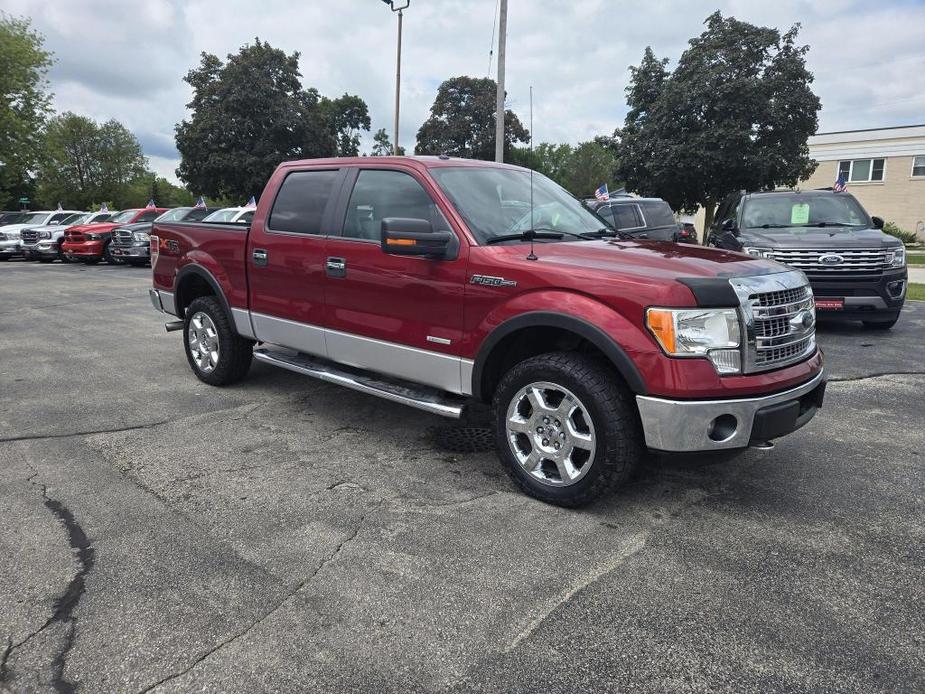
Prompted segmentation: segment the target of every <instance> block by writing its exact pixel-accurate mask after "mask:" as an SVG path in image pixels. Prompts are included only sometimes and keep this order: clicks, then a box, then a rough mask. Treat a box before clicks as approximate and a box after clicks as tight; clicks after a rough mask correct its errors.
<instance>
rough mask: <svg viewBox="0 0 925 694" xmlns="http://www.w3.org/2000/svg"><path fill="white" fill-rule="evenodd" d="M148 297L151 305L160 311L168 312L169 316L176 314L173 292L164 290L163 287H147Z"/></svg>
mask: <svg viewBox="0 0 925 694" xmlns="http://www.w3.org/2000/svg"><path fill="white" fill-rule="evenodd" d="M148 297H149V298H150V299H151V305H152V306H154V308H155V309H156V310H158V311H161V312H162V313H169V314H170V315H171V316H176V315H177V306H176V302H175V301H174V298H173V292H165V291H164V290H163V289H149V290H148Z"/></svg>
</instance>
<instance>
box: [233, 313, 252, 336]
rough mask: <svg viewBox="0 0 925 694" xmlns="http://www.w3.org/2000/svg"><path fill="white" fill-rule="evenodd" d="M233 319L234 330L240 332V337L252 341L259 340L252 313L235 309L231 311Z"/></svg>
mask: <svg viewBox="0 0 925 694" xmlns="http://www.w3.org/2000/svg"><path fill="white" fill-rule="evenodd" d="M231 317H232V319H233V320H234V329H235V330H237V331H238V335H240V336H241V337H246V338H248V339H251V340H255V339H257V338H256V333H255V332H254V326H253V325H252V324H251V314H250V311H246V310H245V309H243V308H233V309H231Z"/></svg>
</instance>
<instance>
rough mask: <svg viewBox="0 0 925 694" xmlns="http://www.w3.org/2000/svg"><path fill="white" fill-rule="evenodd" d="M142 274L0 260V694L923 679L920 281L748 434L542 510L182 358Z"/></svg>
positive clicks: (830, 349)
mask: <svg viewBox="0 0 925 694" xmlns="http://www.w3.org/2000/svg"><path fill="white" fill-rule="evenodd" d="M149 272H150V271H148V270H145V269H135V268H126V267H109V266H98V267H83V266H74V265H60V264H55V265H52V266H45V265H39V264H32V263H24V262H9V263H4V264H2V265H0V691H4V687H5V688H6V690H9V691H30V692H31V691H59V692H72V691H78V692H120V693H121V692H148V691H155V692H158V693H161V694H163V693H166V692H193V691H195V692H260V691H280V692H296V691H299V692H302V691H304V692H419V691H422V692H470V691H486V692H544V691H549V692H591V691H595V692H628V691H633V692H716V691H734V692H865V693H867V692H921V691H923V690H925V610H923V608H922V605H923V604H925V580H923V576H925V513H923V511H925V508H923V501H925V470H923V462H925V461H923V456H925V433H923V430H925V415H923V411H925V397H923V393H925V355H923V351H922V344H923V339H925V303H910V304H908V305H907V308H906V310H905V312H904V315H903V317H902V319H901V320H900V322H899V324H898V325H897V326H896V328H895V329H894V330H892V331H890V332H889V333H880V334H878V333H872V332H867V331H863V330H861V328H860V326H850V327H836V326H832V327H826V326H823V327H822V328H821V329H820V333H819V339H820V343H821V344H822V346H823V348H824V349H825V351H826V353H827V357H828V370H829V376H830V378H831V382H830V385H829V388H828V393H827V401H826V405H825V407H824V409H823V410H822V411H821V412H820V414H819V416H817V417H816V419H815V420H813V421H812V422H811V423H810V424H809V425H808V426H807V427H805V428H804V429H802V430H801V431H799V432H797V433H796V434H794V435H792V436H790V437H788V438H786V439H783V440H781V441H780V442H778V445H777V447H776V448H775V449H774V450H773V451H770V452H759V451H750V452H746V453H744V454H743V455H742V456H740V457H739V458H737V459H735V460H732V461H726V462H720V463H712V464H708V463H707V462H705V461H703V460H699V459H685V458H670V459H660V460H658V461H654V462H653V463H652V464H651V465H650V466H648V467H647V468H646V469H644V470H643V471H642V472H641V473H640V474H639V475H638V477H637V478H636V479H635V480H634V481H633V483H632V484H631V485H630V486H629V487H628V488H627V489H625V490H623V491H622V492H621V493H619V494H617V495H616V496H613V497H612V498H609V499H607V500H605V501H603V502H601V503H598V504H596V505H594V506H592V507H591V508H588V509H585V510H581V511H568V510H563V509H558V508H554V507H551V506H546V505H544V504H542V503H539V502H537V501H534V500H532V499H529V498H527V497H525V496H523V495H522V494H520V493H518V492H517V491H516V490H515V489H514V487H513V485H512V484H511V483H510V482H509V481H508V480H507V478H506V476H505V475H504V474H503V473H502V471H501V469H500V466H499V464H498V462H497V461H496V459H495V456H494V454H493V453H491V452H480V453H459V452H454V451H451V450H447V449H446V448H445V447H442V445H441V444H440V443H439V442H440V440H441V437H440V436H439V431H440V428H441V427H444V426H445V422H444V421H443V420H440V419H438V418H435V417H430V416H428V415H425V414H422V413H419V412H417V411H415V410H411V409H406V408H402V407H399V406H395V405H391V404H389V403H386V402H384V401H381V400H378V399H374V398H371V397H367V396H363V395H360V394H357V393H354V392H352V391H348V390H344V389H339V388H337V387H335V386H331V385H324V384H320V383H318V382H315V381H313V380H311V379H307V378H300V377H297V376H295V375H293V374H290V373H288V372H284V371H279V370H275V369H273V368H272V367H269V366H265V365H262V364H258V363H255V364H254V366H253V368H252V370H251V375H250V377H249V379H248V380H246V381H245V382H243V383H241V384H239V385H237V386H234V387H231V388H226V389H216V388H210V387H208V386H205V385H203V384H201V383H200V382H199V381H198V380H196V379H195V378H194V377H193V375H192V373H191V372H190V370H189V367H188V365H187V363H186V360H185V357H184V355H183V351H182V347H181V337H180V334H179V333H170V334H167V333H165V332H164V330H163V322H164V317H163V316H161V315H159V314H157V313H155V312H154V311H153V310H152V309H151V308H150V304H149V302H148V298H147V288H148V286H149Z"/></svg>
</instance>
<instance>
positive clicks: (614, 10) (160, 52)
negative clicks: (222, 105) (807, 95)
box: [3, 0, 925, 180]
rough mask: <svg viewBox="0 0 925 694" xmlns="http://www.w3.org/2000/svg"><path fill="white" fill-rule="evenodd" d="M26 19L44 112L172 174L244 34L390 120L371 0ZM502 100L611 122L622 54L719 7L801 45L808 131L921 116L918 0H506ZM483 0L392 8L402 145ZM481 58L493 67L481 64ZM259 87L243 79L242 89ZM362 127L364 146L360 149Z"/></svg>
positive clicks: (65, 11) (96, 9) (659, 43)
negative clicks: (205, 79) (194, 98)
mask: <svg viewBox="0 0 925 694" xmlns="http://www.w3.org/2000/svg"><path fill="white" fill-rule="evenodd" d="M3 4H4V10H5V11H6V12H8V13H11V14H14V15H20V16H27V17H31V18H32V20H33V23H34V26H35V28H36V29H38V30H39V31H40V32H42V33H43V34H44V35H45V36H46V39H47V47H48V48H49V49H50V50H52V51H54V53H55V56H56V58H57V62H56V63H55V66H54V68H53V69H52V70H51V73H50V80H51V87H52V90H53V92H54V94H55V98H54V104H55V108H56V109H57V110H58V111H59V112H60V111H66V110H70V111H74V112H76V113H80V114H84V115H87V116H90V117H92V118H95V119H97V120H100V121H102V120H107V119H109V118H116V119H117V120H119V121H121V122H122V123H124V124H125V125H126V126H128V127H129V128H130V129H131V130H133V131H134V132H135V134H136V135H137V137H138V139H139V140H140V141H141V144H142V146H143V148H144V152H145V154H146V155H147V156H148V158H149V160H150V162H151V166H152V168H153V169H154V170H156V171H157V172H158V173H160V174H162V175H165V176H167V177H168V178H170V179H171V180H176V176H175V174H174V169H175V168H176V166H177V158H178V155H177V151H176V149H175V147H174V135H173V133H174V125H175V124H176V123H177V122H179V121H180V120H182V119H183V118H184V116H185V114H186V108H185V105H186V103H187V102H188V101H189V98H190V91H189V88H188V87H187V85H186V83H185V82H183V81H182V77H183V75H184V74H186V72H187V71H188V70H189V69H190V68H192V67H194V66H195V65H197V64H198V62H199V53H200V52H201V51H208V52H210V53H215V54H216V55H218V56H220V57H222V58H224V56H225V55H226V54H228V53H230V52H236V51H237V49H238V48H239V47H240V46H241V45H243V44H244V43H248V42H253V39H254V37H255V36H258V37H260V38H261V39H262V40H266V41H269V42H270V44H272V45H273V46H275V47H277V48H281V49H283V50H285V51H286V52H287V53H289V52H292V51H300V52H301V54H302V57H301V69H302V75H303V83H304V84H305V85H306V86H313V87H316V88H317V89H318V90H319V91H320V92H321V93H322V94H325V95H327V96H339V95H341V94H343V93H345V92H348V93H351V94H357V95H359V96H361V97H362V98H363V99H365V100H366V102H367V104H369V109H370V116H371V118H372V126H373V131H375V130H376V129H377V128H380V127H385V128H386V129H387V130H388V131H389V133H390V134H391V132H392V113H393V110H392V109H393V103H394V102H393V99H394V88H395V86H394V85H395V83H394V79H395V30H396V20H395V17H394V15H393V14H392V13H391V12H390V11H389V8H388V7H387V6H386V5H385V4H383V3H382V2H381V1H380V0H261V1H260V2H254V1H253V0H250V1H248V2H236V1H235V2H232V1H228V0H225V1H223V2H218V1H217V0H213V1H206V0H53V1H51V2H49V0H5V1H4V3H3ZM509 4H510V11H509V18H508V43H507V65H508V70H507V91H508V107H509V108H513V109H514V111H515V112H517V113H518V114H519V115H520V117H521V119H522V120H523V122H524V124H526V123H527V118H528V102H529V87H530V85H533V89H534V117H533V124H534V134H535V142H542V141H553V142H571V143H576V142H580V141H583V140H587V139H590V138H592V137H594V136H595V135H598V134H602V133H607V134H609V133H610V132H612V131H613V129H614V128H615V127H616V126H618V125H619V124H620V123H622V120H623V117H624V115H625V113H626V103H625V101H624V95H623V89H624V87H625V86H626V82H627V77H628V71H627V66H628V65H631V64H638V62H639V60H640V58H641V56H642V52H643V50H644V49H645V47H646V46H647V45H651V46H652V48H653V49H654V50H655V53H656V55H658V56H660V57H668V58H670V59H671V61H672V65H673V64H674V62H675V61H676V60H677V58H678V56H679V55H680V53H681V51H682V50H683V49H684V47H685V46H686V41H687V39H688V38H690V37H691V36H694V35H696V34H699V33H700V32H701V31H702V23H703V20H704V19H705V18H706V17H707V15H709V14H710V13H711V12H712V11H714V10H716V9H720V10H721V11H722V12H723V13H724V14H727V15H729V14H731V15H733V16H735V17H736V18H738V19H742V20H747V21H749V22H752V23H756V24H762V25H770V26H776V27H779V28H781V29H782V30H785V29H787V28H789V27H790V26H791V25H792V24H794V23H796V22H800V23H801V24H802V27H803V29H802V31H801V33H800V41H801V42H803V43H807V44H809V45H810V47H811V48H810V52H809V57H808V62H809V66H810V69H811V70H812V71H813V72H814V73H815V76H816V82H815V91H816V93H817V94H818V95H819V96H820V97H821V99H822V104H823V109H822V113H821V123H820V126H821V127H820V130H821V131H827V130H848V129H856V128H873V127H882V126H891V125H904V124H911V123H922V122H925V1H923V0H901V1H896V2H891V1H889V0H877V1H876V2H871V1H870V0H868V1H867V2H853V1H852V0H775V1H774V2H767V1H763V2H745V1H738V2H721V3H717V2H699V1H690V2H687V1H686V2H680V1H679V2H664V1H662V0H646V1H645V2H631V1H628V0H626V1H623V2H613V1H607V0H509ZM495 10H496V0H412V1H411V7H410V9H408V10H407V11H406V12H405V26H404V41H403V43H404V55H403V60H402V65H403V68H402V119H401V138H400V139H401V143H402V144H403V145H405V146H406V147H408V148H409V150H410V149H412V148H413V147H414V137H415V133H416V132H417V129H418V128H419V127H420V125H421V123H422V122H423V121H424V119H425V118H426V117H427V114H428V111H429V108H430V105H431V104H432V103H433V99H434V96H435V95H436V91H437V87H438V85H439V84H440V82H442V81H443V80H444V79H446V78H447V77H451V76H456V75H472V76H476V77H481V76H485V75H486V74H487V73H488V60H489V55H488V54H489V47H490V44H491V36H492V27H493V24H494V20H495ZM495 69H496V66H495V64H494V63H493V64H492V75H493V76H494V71H495ZM259 88H260V85H259V84H255V85H254V89H259ZM369 145H370V138H369V137H367V138H366V140H365V142H364V146H365V148H366V149H367V150H368V149H369Z"/></svg>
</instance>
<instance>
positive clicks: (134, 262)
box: [125, 260, 147, 267]
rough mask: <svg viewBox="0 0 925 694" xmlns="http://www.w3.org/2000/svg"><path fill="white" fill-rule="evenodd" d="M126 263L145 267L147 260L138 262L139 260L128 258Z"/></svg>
mask: <svg viewBox="0 0 925 694" xmlns="http://www.w3.org/2000/svg"><path fill="white" fill-rule="evenodd" d="M125 264H126V265H131V266H132V267H144V266H145V265H147V263H146V262H144V261H142V262H138V261H137V260H126V261H125Z"/></svg>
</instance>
